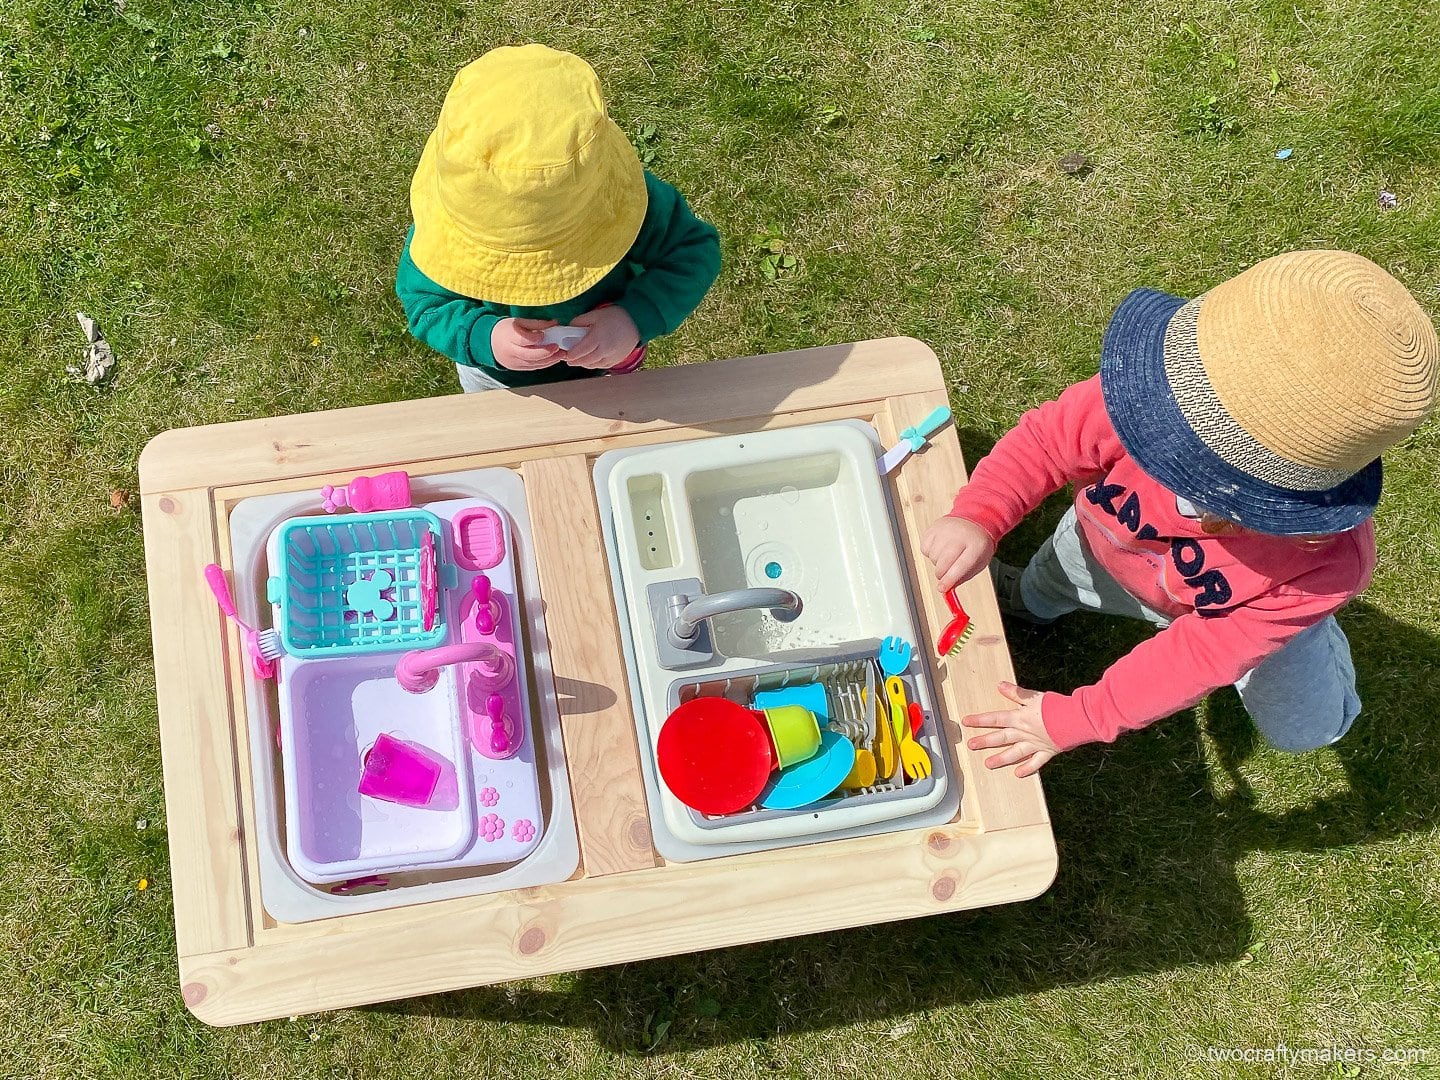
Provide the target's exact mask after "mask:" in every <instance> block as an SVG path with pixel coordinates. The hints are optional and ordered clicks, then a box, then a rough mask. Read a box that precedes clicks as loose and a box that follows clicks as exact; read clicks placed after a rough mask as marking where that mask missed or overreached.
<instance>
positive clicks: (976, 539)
mask: <svg viewBox="0 0 1440 1080" xmlns="http://www.w3.org/2000/svg"><path fill="white" fill-rule="evenodd" d="M920 551H921V553H922V554H923V555H924V556H925V557H926V558H927V559H929V560H930V561H931V562H932V563H934V564H935V576H936V577H937V578H939V579H940V591H941V592H948V591H949V590H950V589H953V588H954V587H955V586H956V585H959V584H960V583H961V582H963V581H969V580H970V579H971V578H972V577H974V576H975V575H976V574H978V573H979V572H980V571H981V570H984V569H985V568H986V567H987V566H989V565H990V560H991V558H992V557H994V555H995V541H994V540H992V539H990V534H989V533H987V532H986V531H985V530H984V529H982V528H981V527H980V526H979V525H976V524H975V522H973V521H970V520H968V519H966V518H958V517H942V518H941V519H940V520H939V521H937V522H935V523H934V524H933V525H931V526H930V528H929V529H927V530H926V531H925V536H924V538H923V539H922V540H921V541H920Z"/></svg>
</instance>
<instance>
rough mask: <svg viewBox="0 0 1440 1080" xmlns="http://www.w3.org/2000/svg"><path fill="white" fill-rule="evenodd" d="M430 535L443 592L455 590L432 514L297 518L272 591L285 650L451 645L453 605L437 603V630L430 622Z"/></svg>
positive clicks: (283, 545) (314, 652) (338, 651)
mask: <svg viewBox="0 0 1440 1080" xmlns="http://www.w3.org/2000/svg"><path fill="white" fill-rule="evenodd" d="M427 532H428V533H429V534H430V535H431V542H432V543H433V545H434V554H435V556H436V563H437V570H438V571H439V576H440V580H439V581H437V586H445V585H453V584H454V581H453V578H454V570H453V568H449V567H445V568H444V569H443V570H441V569H440V567H442V566H444V559H443V557H442V553H443V551H444V536H443V532H442V529H441V525H440V519H439V518H437V517H436V516H435V515H434V514H431V513H429V512H428V511H425V510H394V511H384V512H380V513H372V514H346V515H345V516H344V517H340V518H334V517H307V518H293V519H291V520H290V521H288V522H286V523H285V524H284V525H282V526H280V530H279V534H278V537H277V541H278V542H277V548H276V550H277V552H278V561H277V565H273V566H272V567H271V570H272V571H276V573H275V576H272V577H271V578H270V579H269V581H268V582H267V584H266V591H267V594H268V596H269V599H270V602H271V603H272V604H275V605H276V606H277V607H278V608H279V617H278V618H277V620H276V622H277V628H278V629H279V631H280V635H281V639H282V640H283V641H284V644H285V650H286V651H287V652H289V653H292V654H294V655H296V656H306V657H317V656H347V655H354V654H356V653H367V652H376V651H379V650H382V649H423V648H428V647H430V646H433V645H439V644H440V643H441V642H443V641H444V640H445V634H446V626H445V605H444V604H443V603H441V604H438V605H437V607H436V611H435V616H434V621H433V623H432V625H431V627H430V629H428V630H427V629H425V627H424V621H423V616H424V612H423V605H422V598H421V587H420V575H421V549H422V546H423V538H424V536H425V534H426V533H427ZM446 577H449V578H451V579H452V580H450V581H445V580H444V578H446ZM357 585H358V586H359V588H352V586H357Z"/></svg>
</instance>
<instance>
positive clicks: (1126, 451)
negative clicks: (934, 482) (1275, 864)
mask: <svg viewBox="0 0 1440 1080" xmlns="http://www.w3.org/2000/svg"><path fill="white" fill-rule="evenodd" d="M1437 374H1440V344H1437V339H1436V335H1435V328H1434V327H1433V326H1432V325H1431V323H1430V320H1429V318H1428V317H1427V316H1426V315H1425V313H1424V312H1423V311H1422V310H1421V309H1420V305H1419V304H1417V303H1416V302H1415V300H1414V298H1413V297H1412V296H1411V295H1410V294H1409V293H1408V292H1407V291H1406V289H1405V287H1404V286H1403V285H1401V284H1400V283H1399V282H1398V281H1396V280H1395V279H1394V278H1393V277H1391V276H1390V275H1389V274H1387V273H1386V272H1385V271H1384V270H1382V269H1381V268H1380V267H1378V266H1376V265H1375V264H1374V263H1372V262H1370V261H1369V260H1368V259H1364V258H1361V257H1360V256H1359V255H1351V254H1348V253H1346V252H1342V251H1297V252H1291V253H1290V254H1287V255H1277V256H1275V257H1274V258H1271V259H1266V260H1264V261H1263V262H1259V263H1256V264H1255V265H1254V266H1252V267H1250V269H1248V270H1246V271H1244V272H1243V273H1241V274H1239V275H1238V276H1237V277H1234V278H1232V279H1230V280H1229V281H1226V282H1223V283H1221V284H1220V285H1217V286H1216V287H1215V288H1213V289H1211V290H1210V291H1209V292H1207V293H1204V294H1203V295H1201V296H1198V297H1196V298H1195V299H1193V300H1185V299H1182V298H1181V297H1178V296H1170V295H1167V294H1166V293H1162V292H1157V291H1155V290H1153V289H1137V290H1136V291H1134V292H1132V293H1131V294H1130V295H1129V296H1127V297H1126V298H1125V299H1124V300H1123V301H1122V302H1121V304H1120V306H1119V307H1118V308H1117V309H1116V310H1115V314H1114V315H1113V316H1112V317H1111V319H1110V323H1109V326H1108V327H1107V328H1106V330H1105V338H1104V341H1103V342H1102V344H1101V347H1100V373H1099V374H1098V375H1096V376H1095V377H1093V378H1091V379H1087V380H1086V381H1084V382H1081V383H1077V384H1076V385H1074V386H1072V387H1070V388H1069V389H1068V390H1066V391H1065V392H1064V393H1063V394H1061V395H1060V397H1059V398H1058V399H1057V400H1055V401H1052V402H1049V403H1047V404H1044V405H1041V406H1040V407H1039V408H1037V409H1034V410H1032V411H1030V412H1028V413H1026V414H1025V416H1023V417H1022V418H1021V420H1020V423H1019V424H1018V425H1017V426H1016V427H1015V428H1014V429H1013V430H1012V431H1010V432H1008V433H1007V434H1006V435H1005V436H1003V437H1002V438H1001V439H1000V441H999V442H998V443H996V444H995V448H994V450H992V451H991V452H990V454H989V455H987V456H986V457H985V458H984V459H983V460H981V461H980V462H979V463H978V464H977V465H976V466H975V472H974V475H973V476H972V477H971V480H970V483H969V484H967V485H966V486H965V487H964V488H962V489H961V491H960V493H959V495H958V496H956V499H955V505H954V507H953V508H952V509H951V511H950V514H949V515H947V516H946V517H943V518H941V519H940V520H939V521H937V522H936V523H935V524H934V525H932V526H931V528H930V530H929V531H928V532H927V533H926V536H925V538H924V541H923V550H924V552H925V554H926V556H927V557H928V558H929V559H930V561H931V562H933V563H934V564H935V571H936V575H937V577H939V579H940V586H941V588H942V589H949V588H953V587H954V586H955V585H956V584H958V583H959V582H961V581H964V580H965V579H967V578H970V577H973V576H974V575H975V574H977V573H979V572H981V571H982V570H984V569H985V568H986V567H987V566H989V568H990V572H991V574H992V576H993V577H994V579H995V584H996V591H997V593H998V595H999V598H1000V605H1001V608H1002V609H1003V610H1005V611H1007V612H1008V613H1009V614H1011V615H1013V616H1015V617H1017V618H1020V619H1022V620H1025V621H1027V622H1036V623H1044V622H1053V621H1054V620H1055V619H1058V618H1060V617H1061V616H1062V615H1066V614H1069V613H1070V612H1073V611H1097V612H1104V613H1108V614H1118V615H1127V616H1131V617H1134V618H1139V619H1146V620H1148V621H1150V622H1152V623H1154V624H1156V625H1157V626H1160V627H1162V628H1163V629H1162V630H1161V631H1160V632H1159V633H1158V634H1156V635H1155V636H1154V637H1152V638H1149V639H1148V640H1146V641H1143V642H1141V643H1140V644H1139V645H1138V646H1136V647H1135V648H1134V649H1133V650H1131V651H1130V653H1129V654H1128V655H1126V656H1124V657H1122V658H1121V659H1119V660H1117V661H1116V662H1115V663H1114V664H1112V665H1111V666H1110V668H1109V669H1108V670H1107V671H1106V672H1105V674H1104V675H1103V676H1102V677H1101V679H1100V681H1099V682H1098V683H1096V684H1094V685H1092V686H1082V687H1080V688H1079V689H1077V690H1075V691H1074V692H1073V693H1069V694H1056V693H1045V694H1040V693H1035V692H1033V691H1030V690H1022V689H1020V688H1019V687H1016V686H1014V685H1012V684H1009V683H1005V684H1002V685H1001V687H1000V691H1001V693H1002V694H1003V695H1004V696H1006V697H1008V698H1009V699H1010V700H1011V701H1013V702H1015V703H1016V704H1017V705H1018V706H1019V707H1018V708H1015V709H1009V710H1005V711H1003V712H990V713H984V714H981V715H978V716H971V717H966V718H965V721H964V723H965V724H966V725H967V726H970V727H977V728H985V729H989V730H988V731H987V733H985V734H982V735H977V736H975V737H974V738H972V739H971V740H970V746H971V747H972V748H973V749H982V748H986V747H993V748H995V749H997V750H998V752H997V753H996V754H993V755H992V756H991V757H990V758H989V759H988V760H987V761H986V764H987V765H988V766H990V767H991V768H1002V767H1005V766H1007V765H1014V766H1016V771H1017V772H1018V773H1020V774H1021V775H1025V774H1027V773H1031V772H1034V771H1035V770H1036V769H1038V768H1040V766H1042V765H1043V764H1045V762H1047V761H1049V760H1050V758H1052V757H1053V756H1054V755H1055V754H1056V753H1059V752H1060V751H1062V750H1068V749H1070V748H1071V747H1074V746H1079V745H1081V744H1082V743H1088V742H1110V741H1112V740H1114V739H1115V738H1117V737H1118V736H1119V735H1121V734H1123V733H1124V732H1126V731H1131V730H1134V729H1136V728H1141V727H1144V726H1145V725H1147V724H1150V723H1153V722H1154V721H1156V720H1159V719H1161V718H1162V717H1165V716H1169V715H1170V714H1171V713H1174V712H1178V711H1179V710H1181V709H1184V708H1188V707H1189V706H1191V705H1194V704H1195V703H1196V702H1197V701H1199V700H1200V699H1201V698H1203V697H1204V696H1205V695H1206V694H1208V693H1210V692H1211V691H1212V690H1215V689H1218V688H1219V687H1222V686H1227V685H1232V684H1233V685H1234V686H1235V688H1236V689H1237V690H1238V691H1239V693H1240V699H1241V701H1242V702H1244V704H1245V707H1246V709H1247V710H1248V711H1249V713H1250V716H1251V719H1253V720H1254V721H1255V724H1256V726H1257V727H1258V728H1259V729H1260V732H1261V734H1263V735H1264V736H1265V738H1266V740H1267V741H1268V742H1269V743H1270V744H1271V745H1272V746H1275V747H1278V748H1279V749H1282V750H1290V751H1300V750H1308V749H1311V748H1313V747H1318V746H1324V745H1327V744H1328V743H1332V742H1334V741H1335V740H1336V739H1338V738H1340V737H1341V736H1342V735H1344V734H1345V732H1346V731H1348V730H1349V728H1350V725H1351V723H1352V722H1353V721H1354V719H1355V717H1356V715H1357V714H1358V713H1359V711H1360V698H1359V696H1358V695H1357V694H1356V692H1355V669H1354V667H1353V666H1352V664H1351V660H1350V646H1349V643H1348V642H1347V641H1346V638H1345V634H1344V632H1343V631H1342V630H1341V629H1340V626H1339V624H1338V623H1337V622H1336V621H1335V616H1334V613H1335V612H1336V611H1338V610H1339V609H1340V608H1341V607H1342V606H1344V604H1345V603H1346V602H1347V601H1349V600H1350V598H1351V597H1353V596H1355V595H1356V594H1357V593H1359V592H1360V591H1361V590H1363V589H1364V588H1365V587H1366V586H1367V585H1368V584H1369V582H1370V575H1371V572H1372V571H1373V570H1374V567H1375V529H1374V525H1373V524H1372V522H1371V515H1372V513H1373V512H1374V509H1375V505H1376V502H1377V501H1378V500H1379V497H1380V453H1381V452H1382V451H1383V450H1385V449H1387V448H1388V447H1391V446H1393V445H1395V444H1396V443H1397V442H1399V441H1400V440H1402V439H1404V438H1405V437H1406V436H1407V435H1409V434H1410V433H1411V432H1412V431H1414V430H1415V428H1416V427H1417V426H1418V425H1419V424H1420V423H1421V422H1422V421H1423V420H1424V419H1425V417H1426V416H1427V415H1428V414H1429V413H1430V411H1431V409H1432V408H1433V407H1434V405H1435V398H1436V383H1437ZM1067 483H1073V484H1074V485H1075V489H1076V494H1075V501H1074V505H1073V506H1072V507H1071V508H1070V510H1069V512H1068V513H1067V514H1066V515H1065V517H1064V518H1063V519H1061V522H1060V525H1059V526H1058V527H1057V528H1056V530H1055V533H1054V535H1052V536H1051V537H1050V539H1049V540H1047V541H1046V542H1045V544H1044V545H1043V546H1042V547H1041V548H1040V551H1039V552H1038V553H1037V554H1036V555H1035V557H1034V558H1032V559H1031V560H1030V562H1029V564H1028V565H1027V566H1026V567H1025V568H1024V570H1023V571H1021V570H1020V569H1019V568H1016V567H1008V566H1005V565H1003V564H1000V563H997V562H994V561H992V556H993V555H994V553H995V544H996V542H997V541H999V540H1000V538H1001V537H1003V536H1004V535H1005V534H1006V533H1007V532H1009V531H1010V530H1011V529H1012V528H1014V527H1015V525H1016V524H1017V523H1018V522H1019V521H1020V519H1021V518H1022V517H1024V516H1025V515H1026V514H1027V513H1029V512H1030V511H1031V510H1033V509H1035V507H1037V506H1038V505H1039V504H1040V502H1041V501H1042V500H1043V499H1044V498H1045V497H1046V496H1048V495H1049V494H1050V493H1052V492H1054V491H1057V490H1058V489H1059V488H1061V487H1063V486H1065V485H1066V484H1067Z"/></svg>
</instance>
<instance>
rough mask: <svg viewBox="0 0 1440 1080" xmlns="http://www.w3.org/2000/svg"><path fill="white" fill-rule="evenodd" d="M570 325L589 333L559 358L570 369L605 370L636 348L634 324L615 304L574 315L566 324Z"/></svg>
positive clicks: (627, 314)
mask: <svg viewBox="0 0 1440 1080" xmlns="http://www.w3.org/2000/svg"><path fill="white" fill-rule="evenodd" d="M570 325H571V326H583V327H585V328H586V329H587V330H589V331H590V332H589V333H588V334H586V335H585V336H584V337H583V338H581V339H580V343H579V344H578V345H576V346H575V347H574V348H573V349H571V350H570V351H569V352H567V353H565V355H564V356H563V357H562V358H561V359H563V360H564V361H565V363H567V364H569V365H570V366H571V367H578V368H590V369H592V370H609V369H610V368H613V367H614V366H615V365H616V364H619V363H621V362H623V361H624V359H625V358H626V357H627V356H629V355H630V354H631V353H632V352H634V351H635V350H636V349H637V348H639V346H640V331H639V330H637V329H635V320H634V319H632V318H630V315H629V313H627V312H626V310H625V309H624V308H622V307H620V306H619V305H617V304H608V305H606V306H605V307H598V308H596V309H595V310H594V311H587V312H586V313H585V314H584V315H577V316H576V317H575V318H573V319H571V320H570Z"/></svg>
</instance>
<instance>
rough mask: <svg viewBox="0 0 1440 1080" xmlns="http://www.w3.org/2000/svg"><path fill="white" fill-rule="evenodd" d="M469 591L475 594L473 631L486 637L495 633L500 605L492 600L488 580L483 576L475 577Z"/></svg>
mask: <svg viewBox="0 0 1440 1080" xmlns="http://www.w3.org/2000/svg"><path fill="white" fill-rule="evenodd" d="M470 591H471V592H472V593H474V594H475V629H476V630H479V631H480V633H482V634H485V635H486V636H489V635H490V634H493V633H495V620H496V619H497V618H498V617H499V611H500V605H499V604H497V603H496V602H495V600H494V599H492V596H491V587H490V579H489V578H488V577H487V576H486V575H484V574H477V575H475V579H474V580H473V581H471V582H470Z"/></svg>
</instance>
